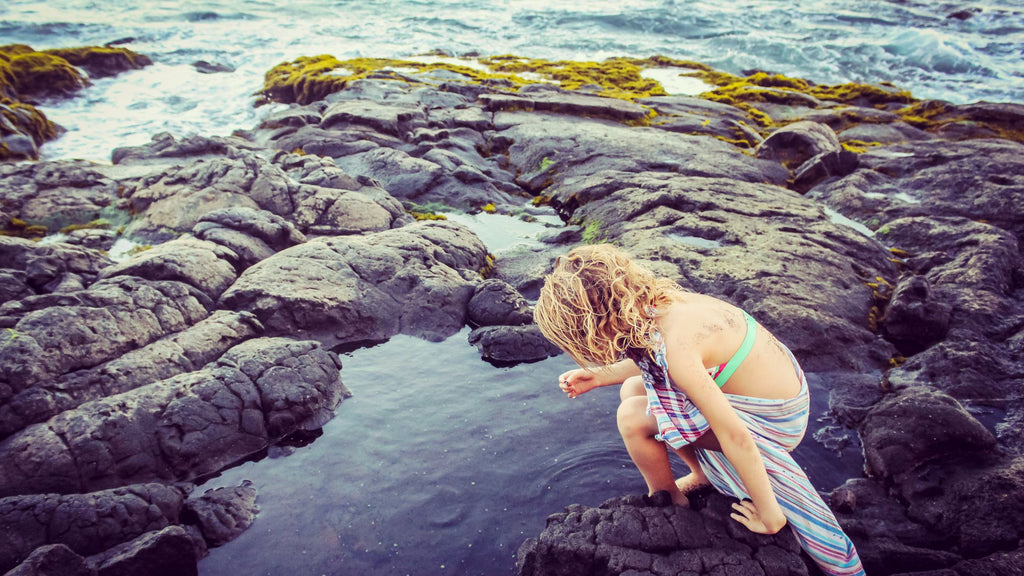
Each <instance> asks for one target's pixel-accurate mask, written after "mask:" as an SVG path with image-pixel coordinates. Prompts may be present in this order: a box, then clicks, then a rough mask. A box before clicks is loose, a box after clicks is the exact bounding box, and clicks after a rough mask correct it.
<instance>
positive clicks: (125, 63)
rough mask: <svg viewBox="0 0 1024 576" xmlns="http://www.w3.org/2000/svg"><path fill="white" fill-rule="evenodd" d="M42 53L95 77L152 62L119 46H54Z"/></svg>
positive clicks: (141, 66) (109, 74)
mask: <svg viewBox="0 0 1024 576" xmlns="http://www.w3.org/2000/svg"><path fill="white" fill-rule="evenodd" d="M42 53H43V54H49V55H51V56H56V57H58V58H63V59H64V60H66V61H67V62H68V63H70V64H71V65H73V66H77V67H79V68H82V69H84V70H85V71H87V72H88V73H89V74H90V75H91V76H93V77H95V78H103V77H106V76H115V75H117V74H120V73H121V72H124V71H126V70H137V69H139V68H144V67H146V66H149V65H150V64H152V63H153V61H152V60H151V59H150V58H149V56H146V55H144V54H139V53H138V52H134V51H132V50H129V49H127V48H120V47H107V46H82V47H79V48H55V49H51V50H43V51H42Z"/></svg>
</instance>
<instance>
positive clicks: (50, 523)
mask: <svg viewBox="0 0 1024 576" xmlns="http://www.w3.org/2000/svg"><path fill="white" fill-rule="evenodd" d="M6 465H7V464H6V463H5V466H6ZM184 500H185V493H184V491H183V490H182V489H181V488H177V487H173V486H167V485H164V484H137V485H133V486H125V487H123V488H115V489H112V490H103V491H100V492H93V493H89V494H67V495H59V494H45V493H44V494H33V495H26V496H10V497H7V498H0V524H2V525H3V526H4V527H5V529H4V530H2V531H0V544H2V545H0V570H3V571H7V570H9V569H11V568H13V567H14V566H16V565H17V564H18V563H19V562H23V561H25V559H26V558H27V557H29V554H30V553H31V552H32V551H33V550H35V549H37V548H38V547H41V546H44V545H53V544H61V545H64V546H67V547H68V548H70V550H72V551H73V552H74V553H75V554H78V555H81V556H88V555H91V554H96V553H99V552H102V551H104V550H106V549H108V548H110V547H112V546H115V545H117V544H120V543H122V542H126V541H129V540H132V539H134V538H136V537H138V536H140V535H142V534H145V533H146V532H149V531H152V530H161V529H163V528H166V527H167V526H170V525H173V524H176V523H177V522H178V519H179V514H180V513H181V510H182V506H183V503H184Z"/></svg>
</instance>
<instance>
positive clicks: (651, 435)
mask: <svg viewBox="0 0 1024 576" xmlns="http://www.w3.org/2000/svg"><path fill="white" fill-rule="evenodd" d="M534 316H535V318H536V321H537V324H538V325H539V326H540V328H541V331H542V332H543V333H544V335H545V336H546V337H547V338H548V339H549V340H551V341H552V342H553V343H555V344H557V345H558V346H559V347H560V348H562V350H564V351H565V352H566V353H567V354H569V356H571V357H572V359H573V360H575V361H576V363H577V364H579V365H580V366H581V367H582V368H580V369H576V370H570V371H568V372H566V373H564V374H562V375H561V377H560V378H559V386H560V387H561V389H562V391H564V392H565V393H566V394H567V395H568V396H569V398H575V397H577V396H579V395H580V394H584V393H586V392H588V391H590V390H593V389H594V388H598V387H601V386H610V385H614V384H621V388H620V391H619V396H620V398H621V403H620V404H619V410H618V414H617V421H618V427H619V432H620V433H621V434H622V439H623V441H624V442H625V444H626V450H627V451H628V452H629V455H630V457H631V458H632V459H633V462H634V463H635V464H636V467H637V468H638V469H639V470H640V473H641V474H642V475H643V477H644V480H645V481H646V482H647V489H648V491H649V493H650V494H654V493H655V492H658V491H662V490H664V491H667V492H668V493H669V494H670V495H671V496H672V501H673V502H675V503H676V504H678V505H681V506H685V505H687V503H688V501H687V498H686V493H687V492H689V491H691V490H693V489H695V488H698V487H700V486H704V485H708V484H710V485H711V486H713V487H714V488H715V489H717V490H718V491H719V492H722V493H723V494H727V495H730V496H733V497H736V498H739V499H740V500H741V502H740V503H737V504H733V508H734V509H735V512H734V513H733V514H732V518H733V519H735V520H736V521H737V522H740V523H741V524H743V525H744V526H746V527H747V528H748V529H750V530H751V531H753V532H757V533H760V534H774V533H776V532H778V531H779V530H781V529H782V528H783V526H785V525H786V524H787V523H788V524H789V525H790V526H791V527H792V528H793V530H794V532H795V534H796V536H797V539H798V540H799V541H800V544H801V545H802V546H803V548H804V549H805V550H806V551H807V553H808V554H810V556H811V557H812V558H813V559H814V560H815V562H817V563H818V565H819V566H820V567H821V568H822V570H824V571H825V572H826V573H828V574H836V575H843V576H850V575H856V574H863V573H864V570H863V568H862V567H861V563H860V559H859V557H858V556H857V552H856V550H855V549H854V547H853V543H852V542H850V540H849V538H847V536H846V534H844V533H843V530H842V528H840V527H839V524H838V523H837V522H836V519H835V516H834V515H833V514H832V512H831V511H830V510H829V508H828V506H826V505H825V503H824V502H823V501H822V499H821V497H820V496H819V495H818V493H817V491H816V490H815V489H814V487H813V486H812V485H811V483H810V481H809V480H808V479H807V476H806V474H804V472H803V470H802V469H801V468H800V466H799V465H798V464H797V463H796V462H794V461H793V458H792V457H791V456H790V455H789V452H790V451H791V450H793V449H794V448H796V446H797V444H798V443H799V442H800V439H801V438H803V435H804V431H805V430H806V428H807V416H808V392H807V382H806V380H805V379H804V375H803V372H802V371H801V369H800V366H799V365H798V364H797V362H796V359H794V358H793V355H792V354H791V353H790V352H789V349H787V348H786V347H785V346H784V345H782V343H780V342H779V341H778V340H776V339H775V337H774V336H772V334H771V333H769V332H768V330H766V329H765V328H764V327H762V326H760V325H759V324H758V323H757V322H756V321H754V319H753V318H751V317H750V315H748V314H747V313H746V312H744V311H742V310H740V309H739V308H736V307H735V306H732V305H731V304H728V303H726V302H723V301H721V300H718V299H716V298H713V297H710V296H705V295H701V294H696V293H692V292H687V291H684V290H683V289H682V288H680V287H679V285H677V284H676V283H674V282H672V281H670V280H668V279H665V278H658V277H656V276H655V275H654V274H653V273H651V272H650V271H648V270H646V269H644V268H642V267H641V266H639V265H638V264H636V263H635V262H633V261H632V260H631V259H630V258H629V256H628V255H627V254H626V253H625V252H623V251H622V250H620V249H618V248H615V247H614V246H611V245H608V244H602V245H594V246H582V247H579V248H575V249H574V250H572V251H571V252H569V254H568V255H566V256H562V257H560V258H559V259H558V261H557V262H556V263H555V269H554V272H552V273H551V274H550V275H548V277H547V278H546V279H545V283H544V287H543V288H542V289H541V293H540V297H539V298H538V300H537V306H536V308H535V312H534ZM665 444H668V445H669V446H670V447H671V448H672V449H673V450H674V451H675V452H676V454H678V455H679V456H680V457H681V458H682V459H683V460H684V461H685V462H686V464H687V466H689V467H690V471H691V472H690V474H689V475H687V476H685V477H683V478H681V479H679V480H676V479H675V477H674V476H673V474H672V469H671V467H670V465H669V456H668V453H667V451H666V449H665Z"/></svg>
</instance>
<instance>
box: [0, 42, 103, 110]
mask: <svg viewBox="0 0 1024 576" xmlns="http://www.w3.org/2000/svg"><path fill="white" fill-rule="evenodd" d="M8 65H9V66H10V70H11V73H12V74H13V76H14V89H15V91H16V92H17V94H18V96H19V99H21V100H24V99H25V98H31V97H46V96H67V95H69V94H72V93H74V92H76V91H78V90H80V89H81V88H84V87H85V86H88V85H89V80H88V79H87V78H86V77H85V76H84V75H83V74H82V73H81V72H80V71H79V70H78V69H77V68H75V67H74V66H72V65H71V64H70V63H69V62H68V61H67V60H65V59H63V58H61V57H59V56H54V55H52V54H43V53H41V52H31V53H28V54H18V55H15V56H13V57H11V59H10V62H8Z"/></svg>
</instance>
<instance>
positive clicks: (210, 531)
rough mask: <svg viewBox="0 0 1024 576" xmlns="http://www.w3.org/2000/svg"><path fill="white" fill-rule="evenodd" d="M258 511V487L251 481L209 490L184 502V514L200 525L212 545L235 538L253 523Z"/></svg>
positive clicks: (207, 541) (205, 537)
mask: <svg viewBox="0 0 1024 576" xmlns="http://www.w3.org/2000/svg"><path fill="white" fill-rule="evenodd" d="M258 512H259V506H258V505H257V504H256V488H254V487H253V486H252V483H251V482H249V481H246V482H244V483H243V484H242V485H241V486H231V487H224V488H216V489H213V490H207V491H206V492H204V493H203V495H202V496H199V497H193V498H189V499H188V501H187V502H186V503H185V515H186V516H187V517H188V518H189V519H194V522H193V523H195V524H198V525H199V528H200V530H201V531H202V534H203V538H204V539H205V540H206V543H207V544H209V545H210V546H211V547H212V546H220V545H222V544H226V543H227V542H230V541H231V540H234V539H235V538H236V537H237V536H238V535H239V534H241V533H242V532H244V531H245V529H246V528H248V527H249V526H251V525H252V523H253V521H254V520H255V519H256V514H257V513H258Z"/></svg>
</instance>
